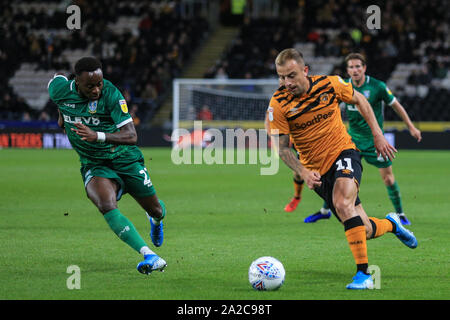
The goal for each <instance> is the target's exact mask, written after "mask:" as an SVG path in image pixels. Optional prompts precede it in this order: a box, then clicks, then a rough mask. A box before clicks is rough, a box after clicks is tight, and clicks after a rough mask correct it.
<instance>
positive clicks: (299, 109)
mask: <svg viewBox="0 0 450 320" xmlns="http://www.w3.org/2000/svg"><path fill="white" fill-rule="evenodd" d="M308 80H309V84H310V86H309V89H308V91H307V92H305V93H304V94H302V95H301V96H294V95H292V94H291V93H290V92H289V91H288V90H287V89H286V88H285V87H284V86H282V87H280V88H278V90H277V91H276V92H275V93H274V94H273V96H272V99H271V100H270V105H269V108H268V109H267V112H268V118H269V123H270V130H271V134H276V131H274V130H278V134H289V135H290V136H291V139H292V140H293V142H294V145H295V149H296V150H297V151H298V152H299V154H300V161H301V163H302V165H303V166H304V167H306V168H307V169H309V170H314V171H318V172H319V173H320V174H321V175H323V174H325V173H326V172H327V171H328V170H329V169H330V167H331V166H332V164H333V163H334V161H335V159H336V158H337V157H338V156H339V154H340V153H341V152H342V151H343V150H346V149H356V146H355V144H354V143H353V142H352V139H351V137H350V135H349V134H348V133H347V130H346V127H345V125H344V123H343V122H342V118H341V112H340V109H339V103H340V102H341V101H343V102H349V101H351V99H352V97H353V87H352V85H351V83H347V82H345V81H344V80H343V79H341V78H340V77H339V76H310V77H308Z"/></svg>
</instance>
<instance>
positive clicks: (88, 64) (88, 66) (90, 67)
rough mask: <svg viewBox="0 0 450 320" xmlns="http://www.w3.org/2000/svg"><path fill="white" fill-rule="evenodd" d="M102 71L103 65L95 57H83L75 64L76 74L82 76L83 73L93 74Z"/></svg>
mask: <svg viewBox="0 0 450 320" xmlns="http://www.w3.org/2000/svg"><path fill="white" fill-rule="evenodd" d="M97 69H102V63H101V62H100V60H98V59H97V58H95V57H83V58H81V59H80V60H78V61H77V62H76V63H75V74H76V75H77V76H79V75H81V74H82V73H83V72H85V71H86V72H92V71H95V70H97Z"/></svg>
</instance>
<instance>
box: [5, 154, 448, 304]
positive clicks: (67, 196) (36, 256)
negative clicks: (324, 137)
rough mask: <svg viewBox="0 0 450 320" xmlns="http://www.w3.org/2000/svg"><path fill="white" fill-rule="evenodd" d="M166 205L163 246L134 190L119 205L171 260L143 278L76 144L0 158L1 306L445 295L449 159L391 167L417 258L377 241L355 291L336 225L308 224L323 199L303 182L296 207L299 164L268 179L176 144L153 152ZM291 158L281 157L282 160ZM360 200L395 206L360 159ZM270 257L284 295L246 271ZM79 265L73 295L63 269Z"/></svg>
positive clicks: (374, 206) (373, 208)
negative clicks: (109, 220) (188, 154)
mask: <svg viewBox="0 0 450 320" xmlns="http://www.w3.org/2000/svg"><path fill="white" fill-rule="evenodd" d="M142 150H143V152H144V155H145V160H146V165H147V167H148V169H149V171H150V176H151V179H152V181H153V183H154V185H155V188H156V190H157V193H158V196H159V197H160V198H161V199H163V200H164V201H165V202H166V205H167V209H168V213H167V216H166V219H165V220H164V223H165V242H164V245H163V246H162V247H161V248H153V246H152V244H151V241H150V238H149V235H148V232H149V224H148V221H147V220H146V217H145V214H144V212H143V210H142V209H141V208H140V207H139V206H138V204H137V203H136V202H135V201H134V200H133V199H132V198H131V197H130V196H129V195H126V196H124V197H123V198H122V200H121V201H120V202H119V209H120V210H121V211H122V213H123V214H125V215H126V216H127V217H128V218H129V219H130V220H131V221H132V222H133V223H134V225H135V226H136V227H137V229H138V230H139V231H140V233H141V235H142V236H143V237H144V239H146V240H147V241H148V244H149V246H150V247H151V248H152V249H154V250H155V252H157V253H158V254H159V255H160V256H161V257H163V258H164V259H165V260H166V261H167V263H168V267H167V268H166V271H165V272H164V273H160V272H158V273H153V274H151V275H150V276H144V275H142V274H140V273H138V272H137V271H136V265H137V263H138V262H139V261H140V260H141V256H140V255H139V254H137V253H136V252H135V251H133V250H132V249H131V248H129V247H128V246H127V245H125V244H124V243H122V242H121V241H120V240H119V239H118V238H117V237H116V236H115V235H114V234H113V233H112V232H111V231H110V229H109V227H108V226H107V224H106V223H105V221H104V219H103V217H102V216H101V214H100V213H99V212H98V211H97V209H96V208H95V207H94V205H93V204H91V203H90V201H89V200H88V199H87V198H86V196H85V193H84V188H83V185H82V180H81V176H80V172H79V162H78V156H77V155H76V154H75V152H74V151H73V150H17V149H15V150H14V149H3V150H0V164H1V166H0V167H1V173H0V178H1V179H0V180H1V187H0V188H1V189H0V219H1V222H0V244H1V245H0V299H7V300H9V299H32V300H34V299H151V300H155V299H156V300H158V299H167V300H178V299H180V300H181V299H182V300H209V299H218V300H231V299H238V300H241V299H246V300H247V299H248V300H254V299H257V300H259V299H261V300H265V299H268V300H269V299H270V300H297V299H302V300H303V299H307V300H308V299H345V300H347V299H371V300H378V299H402V300H403V299H405V300H408V299H449V298H450V290H449V289H450V288H449V287H450V285H449V281H448V280H449V279H448V272H449V270H450V252H449V243H450V241H449V240H450V234H449V231H448V230H450V201H449V195H450V193H449V190H450V188H449V183H450V174H449V164H450V152H449V151H406V150H400V152H399V153H398V155H397V158H396V160H395V161H394V173H395V175H396V178H397V181H398V183H399V186H400V189H401V193H402V196H403V205H404V208H405V211H406V213H407V215H408V217H409V219H410V220H411V221H412V226H410V229H411V230H412V231H413V232H414V233H415V235H416V236H417V238H418V241H419V245H418V248H417V249H415V250H411V249H409V248H407V247H406V246H404V245H403V244H402V243H401V242H400V241H399V240H397V238H396V237H395V236H394V235H393V234H386V235H385V236H383V237H381V238H378V239H375V240H370V241H369V242H368V254H369V264H370V265H376V266H378V267H379V268H380V279H381V281H380V287H381V288H380V289H379V290H370V291H362V292H360V291H356V292H355V291H350V290H346V289H345V285H346V284H347V283H349V282H351V278H352V277H353V275H354V273H355V266H354V262H353V258H352V255H351V252H350V249H349V248H348V245H347V242H346V239H345V236H344V230H343V226H342V225H341V224H339V223H338V222H337V220H336V218H335V217H332V218H331V219H330V220H328V221H323V220H322V221H319V222H317V223H315V224H305V223H303V219H304V218H305V217H306V216H307V215H308V214H310V213H312V212H315V211H316V210H317V209H318V208H319V207H320V205H321V204H322V200H321V199H319V197H318V196H317V195H316V194H315V193H314V192H313V191H311V190H309V189H307V188H305V189H304V191H303V200H302V202H301V204H300V205H299V207H298V208H297V210H296V211H294V212H293V213H285V212H284V211H283V207H284V205H285V204H286V203H287V201H288V200H289V199H290V197H291V195H292V191H293V187H292V175H291V172H290V170H289V169H288V168H287V167H286V166H285V165H284V164H283V163H280V170H279V173H278V174H277V175H272V176H262V175H260V171H259V169H260V168H259V166H258V165H237V164H234V165H174V164H173V163H172V162H171V158H170V150H169V149H164V148H160V149H157V148H144V149H142ZM280 161H281V160H280ZM363 166H364V172H363V180H362V186H361V190H360V198H361V200H362V203H363V206H364V208H365V209H366V211H367V212H368V214H369V216H375V217H384V216H385V215H386V214H387V213H388V212H391V211H392V205H391V203H390V201H389V200H388V196H387V192H386V189H385V187H384V186H383V183H382V181H381V178H380V176H379V173H378V171H377V170H376V169H375V168H373V167H371V166H368V165H367V164H366V163H365V162H364V161H363ZM265 255H271V256H274V257H276V258H278V259H279V260H280V261H281V262H282V263H283V264H284V266H285V269H286V280H285V283H284V285H283V286H282V287H281V289H280V290H278V291H274V292H257V291H255V290H253V289H252V288H251V286H250V285H249V283H248V278H247V272H248V267H249V265H250V263H251V262H252V261H253V260H254V259H256V258H258V257H260V256H265ZM71 265H76V266H78V267H79V268H80V276H81V278H80V279H81V281H80V284H81V288H80V289H73V290H70V289H68V287H67V280H68V278H69V277H70V276H71V274H70V273H67V268H68V267H69V266H71Z"/></svg>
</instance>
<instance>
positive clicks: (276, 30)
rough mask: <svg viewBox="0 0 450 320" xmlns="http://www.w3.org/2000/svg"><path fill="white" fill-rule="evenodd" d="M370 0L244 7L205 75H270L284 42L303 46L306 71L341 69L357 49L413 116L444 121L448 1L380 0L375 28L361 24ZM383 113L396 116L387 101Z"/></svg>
mask: <svg viewBox="0 0 450 320" xmlns="http://www.w3.org/2000/svg"><path fill="white" fill-rule="evenodd" d="M372 4H373V1H351V0H336V1H328V0H327V1H325V0H322V1H311V2H310V1H287V2H283V3H282V5H281V7H280V8H279V10H280V12H279V14H278V15H271V16H259V17H255V16H254V15H252V14H251V12H248V13H247V15H246V16H245V17H244V18H243V23H242V28H241V30H240V33H239V35H238V37H237V38H236V39H234V41H233V43H232V44H231V45H230V47H229V48H228V50H227V51H226V52H224V54H223V56H222V58H221V59H220V61H218V62H217V63H216V65H215V66H213V67H212V68H211V69H210V70H209V72H208V73H206V74H205V75H204V77H205V78H218V77H222V78H223V77H226V78H230V79H234V78H267V77H274V76H275V70H274V64H273V61H274V58H275V56H276V54H277V53H278V52H279V51H280V50H282V49H284V48H287V47H295V48H297V49H299V50H300V51H301V52H302V53H303V55H304V57H305V60H306V62H307V64H309V66H310V70H311V73H312V74H338V75H341V76H343V77H345V76H346V74H345V66H344V65H343V57H345V55H347V54H348V53H350V52H353V51H355V52H361V53H363V54H365V55H366V57H367V58H368V71H367V73H368V74H370V75H372V76H374V77H376V78H378V79H380V80H383V81H385V82H386V83H387V84H388V86H389V87H390V88H391V90H393V91H394V92H395V94H396V96H397V98H399V99H400V100H401V101H403V102H404V104H405V106H407V107H408V111H409V112H410V116H411V119H412V120H413V121H449V120H450V114H449V110H448V108H447V104H448V103H447V101H449V98H450V73H449V72H448V69H449V67H450V58H449V44H450V41H449V38H450V36H449V35H450V33H449V21H450V10H448V2H447V1H430V2H421V1H409V0H400V1H395V2H394V1H390V2H385V3H384V4H383V5H380V9H381V12H382V18H381V25H382V27H381V29H379V30H369V29H368V28H367V26H366V20H367V16H366V15H365V13H366V8H367V7H368V6H370V5H372ZM444 8H447V10H445V9H444ZM385 118H386V120H397V119H398V117H397V115H395V114H394V111H393V110H391V109H390V108H386V113H385Z"/></svg>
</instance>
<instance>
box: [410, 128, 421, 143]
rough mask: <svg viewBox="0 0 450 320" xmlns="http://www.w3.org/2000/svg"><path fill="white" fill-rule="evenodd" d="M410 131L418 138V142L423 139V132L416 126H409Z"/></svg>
mask: <svg viewBox="0 0 450 320" xmlns="http://www.w3.org/2000/svg"><path fill="white" fill-rule="evenodd" d="M409 133H410V134H411V135H412V136H413V138H414V139H416V140H417V142H420V141H421V140H422V133H421V132H420V130H419V129H417V128H416V127H411V128H409Z"/></svg>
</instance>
